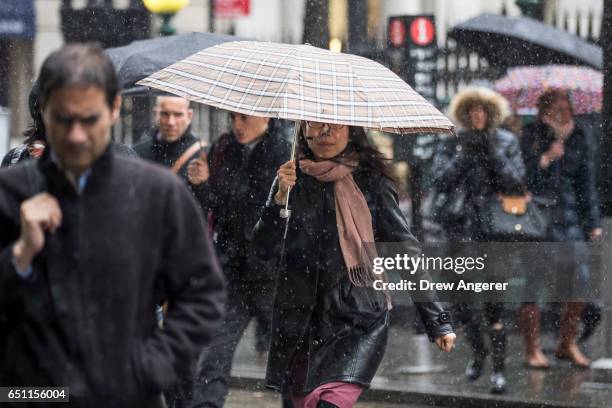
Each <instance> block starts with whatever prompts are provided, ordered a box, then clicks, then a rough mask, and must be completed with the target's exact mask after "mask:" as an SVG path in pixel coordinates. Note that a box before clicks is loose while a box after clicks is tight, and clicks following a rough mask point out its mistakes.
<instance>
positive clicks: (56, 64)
mask: <svg viewBox="0 0 612 408" xmlns="http://www.w3.org/2000/svg"><path fill="white" fill-rule="evenodd" d="M38 82H39V87H40V99H41V106H42V107H44V106H45V105H46V103H47V101H48V100H49V96H50V95H51V92H53V91H54V90H56V89H59V88H64V87H67V86H78V87H85V88H86V87H90V86H95V87H98V88H100V89H101V90H103V91H104V93H105V95H106V103H107V104H108V106H109V107H110V108H112V107H113V103H114V102H115V98H116V96H117V93H118V92H119V82H118V80H117V74H116V72H115V68H114V67H113V63H112V62H111V60H110V58H109V57H108V56H107V55H106V54H105V53H104V51H103V50H102V48H100V47H99V46H98V45H94V44H70V45H66V46H64V47H62V48H60V49H59V50H57V51H54V52H53V53H51V55H49V56H48V57H47V59H46V60H45V62H44V63H43V65H42V68H41V69H40V75H39V77H38Z"/></svg>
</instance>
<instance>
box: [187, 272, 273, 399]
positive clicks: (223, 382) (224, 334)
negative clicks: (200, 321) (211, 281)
mask: <svg viewBox="0 0 612 408" xmlns="http://www.w3.org/2000/svg"><path fill="white" fill-rule="evenodd" d="M274 287H275V282H273V281H265V282H261V281H254V282H246V281H239V282H231V283H230V287H229V290H228V297H227V304H226V311H225V313H226V314H225V318H224V320H223V324H222V325H221V327H220V328H219V331H218V332H217V333H216V334H215V335H214V336H213V338H212V340H211V343H210V345H209V346H208V347H207V348H206V349H205V350H204V352H203V353H202V355H201V356H200V360H199V362H198V368H197V374H196V378H195V383H194V388H193V397H192V401H191V404H190V406H191V407H192V408H204V407H206V408H209V407H214V408H221V407H222V406H223V404H224V402H225V398H226V397H227V393H228V388H229V385H228V382H229V376H230V371H231V368H232V360H233V359H234V353H235V352H236V347H237V346H238V343H239V342H240V339H241V338H242V335H243V333H244V331H245V329H246V328H247V326H248V325H249V322H250V321H251V319H253V318H255V317H257V318H258V319H259V320H260V322H261V323H262V324H264V325H266V326H267V327H268V332H269V327H271V324H272V308H273V304H274Z"/></svg>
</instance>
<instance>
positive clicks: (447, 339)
mask: <svg viewBox="0 0 612 408" xmlns="http://www.w3.org/2000/svg"><path fill="white" fill-rule="evenodd" d="M456 338H457V336H456V335H455V333H448V334H445V335H444V336H440V337H438V338H437V339H436V345H437V346H438V347H439V348H440V350H442V351H446V352H447V353H450V352H451V350H452V349H453V346H454V345H455V339H456Z"/></svg>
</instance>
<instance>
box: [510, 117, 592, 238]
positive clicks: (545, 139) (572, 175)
mask: <svg viewBox="0 0 612 408" xmlns="http://www.w3.org/2000/svg"><path fill="white" fill-rule="evenodd" d="M554 140H555V136H554V133H553V131H552V129H551V128H550V127H548V126H547V125H545V124H544V123H542V122H539V121H538V122H535V123H533V124H531V125H528V126H526V127H525V129H524V130H523V136H522V139H521V147H522V150H523V157H524V158H525V164H526V167H527V187H528V188H529V190H530V191H531V192H533V194H537V195H541V196H544V197H547V198H550V199H551V200H552V201H554V202H556V204H555V206H554V208H553V209H552V211H551V215H552V216H553V221H554V222H553V224H555V225H556V226H558V227H559V228H555V229H557V230H566V231H569V230H571V229H576V228H578V229H579V230H582V229H584V230H587V231H588V230H591V229H593V228H596V227H599V226H600V225H601V220H600V210H599V198H598V194H597V186H596V183H595V169H594V161H593V159H592V154H591V152H590V151H589V146H588V144H587V139H586V136H585V134H584V132H583V131H582V129H580V128H579V127H578V126H576V127H575V128H574V131H573V132H572V134H571V135H570V136H569V137H568V139H567V140H566V141H565V155H564V156H563V158H561V159H560V160H557V161H554V162H553V163H551V164H550V166H549V167H548V168H547V169H542V168H540V165H539V162H540V158H541V157H542V154H543V153H545V152H546V151H547V150H548V149H549V148H550V145H551V144H552V142H553V141H554ZM551 238H553V239H555V240H558V239H561V240H563V237H557V238H554V237H551Z"/></svg>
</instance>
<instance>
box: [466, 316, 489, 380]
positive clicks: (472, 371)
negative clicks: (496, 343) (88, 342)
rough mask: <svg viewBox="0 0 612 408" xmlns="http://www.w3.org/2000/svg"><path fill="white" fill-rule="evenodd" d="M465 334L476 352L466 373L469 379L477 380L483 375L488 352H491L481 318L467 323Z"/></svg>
mask: <svg viewBox="0 0 612 408" xmlns="http://www.w3.org/2000/svg"><path fill="white" fill-rule="evenodd" d="M465 336H466V337H467V339H468V341H469V342H470V346H471V347H472V352H473V353H474V358H472V359H471V360H470V361H469V362H468V364H467V367H466V369H465V375H466V377H467V378H468V379H469V380H471V381H475V380H477V379H478V378H480V376H481V375H482V370H483V368H484V364H485V360H486V358H487V354H489V350H487V346H486V345H485V342H484V339H483V335H482V330H481V328H480V321H479V319H473V320H471V321H470V322H469V323H468V324H466V325H465Z"/></svg>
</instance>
